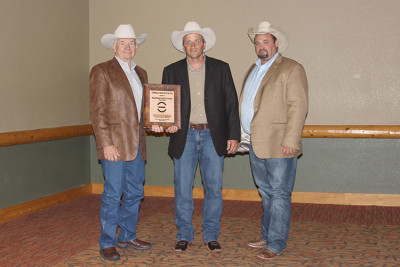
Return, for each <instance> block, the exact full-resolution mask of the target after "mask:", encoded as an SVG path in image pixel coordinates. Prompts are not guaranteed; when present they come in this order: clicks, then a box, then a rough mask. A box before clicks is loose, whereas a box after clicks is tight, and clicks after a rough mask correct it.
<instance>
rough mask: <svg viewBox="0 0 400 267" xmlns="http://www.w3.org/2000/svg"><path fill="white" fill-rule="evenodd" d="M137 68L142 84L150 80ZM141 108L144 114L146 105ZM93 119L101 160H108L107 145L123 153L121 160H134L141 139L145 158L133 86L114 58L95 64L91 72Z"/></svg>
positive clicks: (91, 111)
mask: <svg viewBox="0 0 400 267" xmlns="http://www.w3.org/2000/svg"><path fill="white" fill-rule="evenodd" d="M135 71H136V73H137V75H138V76H139V79H140V81H141V82H142V84H144V83H147V72H146V71H145V70H144V69H142V68H141V67H139V66H136V67H135ZM142 103H143V100H142ZM141 110H142V111H141V112H142V113H143V104H142V108H141ZM141 118H143V114H142V116H141ZM90 119H91V122H92V127H93V131H94V134H95V137H96V143H97V156H98V158H99V159H105V158H104V151H103V148H104V147H106V146H110V145H114V146H116V148H117V150H118V152H119V154H120V160H122V161H131V160H134V159H135V158H136V155H137V152H138V146H139V138H140V141H141V143H140V144H141V157H142V159H143V160H145V159H146V143H145V142H146V141H145V131H144V129H143V123H142V122H139V121H138V113H137V108H136V103H135V98H134V95H133V92H132V89H131V86H130V84H129V81H128V78H127V77H126V75H125V73H124V71H123V70H122V68H121V66H120V64H119V62H118V60H117V59H116V58H115V57H114V58H113V59H111V60H109V61H106V62H103V63H100V64H98V65H96V66H94V67H93V68H92V70H91V72H90Z"/></svg>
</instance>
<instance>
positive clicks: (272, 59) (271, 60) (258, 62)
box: [255, 52, 279, 67]
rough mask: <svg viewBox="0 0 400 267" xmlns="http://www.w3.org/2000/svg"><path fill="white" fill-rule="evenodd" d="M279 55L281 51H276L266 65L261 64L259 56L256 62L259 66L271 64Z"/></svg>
mask: <svg viewBox="0 0 400 267" xmlns="http://www.w3.org/2000/svg"><path fill="white" fill-rule="evenodd" d="M278 55H279V52H276V53H275V55H274V56H273V57H272V58H271V59H270V60H268V61H267V63H265V64H264V65H261V59H259V58H258V59H257V60H256V63H255V64H256V65H257V66H258V67H261V66H268V65H271V64H272V63H273V62H274V61H275V59H276V58H277V57H278Z"/></svg>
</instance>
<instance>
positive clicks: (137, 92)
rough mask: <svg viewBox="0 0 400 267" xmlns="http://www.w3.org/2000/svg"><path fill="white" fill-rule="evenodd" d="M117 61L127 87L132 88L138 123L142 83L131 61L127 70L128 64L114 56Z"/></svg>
mask: <svg viewBox="0 0 400 267" xmlns="http://www.w3.org/2000/svg"><path fill="white" fill-rule="evenodd" d="M115 58H116V59H117V60H118V62H119V65H120V66H121V68H122V70H123V71H124V72H125V75H126V78H128V81H129V85H130V86H131V88H132V92H133V96H134V97H135V102H136V108H137V113H138V120H139V121H140V110H141V109H142V97H143V86H142V82H141V81H140V79H139V76H138V75H137V73H136V71H135V67H136V64H135V62H133V60H132V61H131V68H129V65H128V63H126V62H125V61H123V60H122V59H120V58H119V57H117V56H115Z"/></svg>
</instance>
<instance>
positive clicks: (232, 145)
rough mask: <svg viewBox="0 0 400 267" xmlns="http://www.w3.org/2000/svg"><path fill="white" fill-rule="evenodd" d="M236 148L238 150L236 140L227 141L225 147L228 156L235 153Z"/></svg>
mask: <svg viewBox="0 0 400 267" xmlns="http://www.w3.org/2000/svg"><path fill="white" fill-rule="evenodd" d="M238 148H239V142H238V140H228V142H227V147H226V150H227V151H228V154H233V153H236V151H237V149H238Z"/></svg>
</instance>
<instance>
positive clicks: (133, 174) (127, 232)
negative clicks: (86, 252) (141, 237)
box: [99, 144, 145, 249]
mask: <svg viewBox="0 0 400 267" xmlns="http://www.w3.org/2000/svg"><path fill="white" fill-rule="evenodd" d="M101 165H102V166H103V173H104V177H105V182H104V191H103V194H102V195H101V206H100V224H101V234H100V239H99V244H100V248H102V249H104V248H108V247H115V245H116V243H117V239H116V237H115V235H116V233H117V229H118V225H119V226H120V232H119V234H118V240H119V241H123V242H125V241H131V240H135V239H136V225H137V221H138V218H139V207H140V201H141V199H142V198H143V197H144V193H143V183H144V179H145V174H144V161H143V160H142V159H141V156H140V144H139V150H138V154H137V157H136V159H134V160H132V161H108V160H102V161H101ZM122 194H123V199H122V204H121V196H122Z"/></svg>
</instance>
